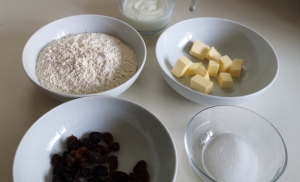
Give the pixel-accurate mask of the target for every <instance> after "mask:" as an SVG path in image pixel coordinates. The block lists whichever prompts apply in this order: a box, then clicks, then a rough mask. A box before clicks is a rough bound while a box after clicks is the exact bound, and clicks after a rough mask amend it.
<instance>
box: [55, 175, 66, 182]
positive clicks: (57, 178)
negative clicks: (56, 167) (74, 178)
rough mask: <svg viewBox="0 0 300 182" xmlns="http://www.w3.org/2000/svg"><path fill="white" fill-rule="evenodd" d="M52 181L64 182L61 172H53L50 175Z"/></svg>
mask: <svg viewBox="0 0 300 182" xmlns="http://www.w3.org/2000/svg"><path fill="white" fill-rule="evenodd" d="M52 182H64V178H63V176H62V175H61V174H55V175H53V177H52Z"/></svg>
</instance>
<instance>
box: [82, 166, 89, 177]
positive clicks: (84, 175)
mask: <svg viewBox="0 0 300 182" xmlns="http://www.w3.org/2000/svg"><path fill="white" fill-rule="evenodd" d="M81 175H82V177H90V175H91V172H90V170H89V169H88V168H83V169H81Z"/></svg>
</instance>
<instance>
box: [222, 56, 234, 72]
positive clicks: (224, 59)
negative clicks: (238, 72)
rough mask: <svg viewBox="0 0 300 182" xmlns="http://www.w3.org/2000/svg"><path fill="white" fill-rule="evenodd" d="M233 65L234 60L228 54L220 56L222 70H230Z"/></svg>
mask: <svg viewBox="0 0 300 182" xmlns="http://www.w3.org/2000/svg"><path fill="white" fill-rule="evenodd" d="M231 65H232V60H231V59H230V58H229V57H228V56H227V55H225V56H222V57H220V69H219V71H220V72H229V69H230V67H231Z"/></svg>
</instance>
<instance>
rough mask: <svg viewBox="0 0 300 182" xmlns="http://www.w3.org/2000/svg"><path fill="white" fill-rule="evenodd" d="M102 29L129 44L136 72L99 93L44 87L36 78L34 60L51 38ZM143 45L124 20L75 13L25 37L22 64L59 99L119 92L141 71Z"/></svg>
mask: <svg viewBox="0 0 300 182" xmlns="http://www.w3.org/2000/svg"><path fill="white" fill-rule="evenodd" d="M86 32H89V33H105V34H108V35H111V36H113V37H116V38H118V39H119V40H120V41H121V42H123V43H124V44H125V45H127V46H128V47H130V48H131V49H132V50H133V52H134V53H135V54H136V57H137V70H136V73H135V74H134V75H133V76H132V77H131V78H130V79H128V80H127V81H125V82H124V83H123V84H121V85H119V86H117V87H115V88H112V89H109V90H106V91H103V92H98V93H92V94H66V93H61V92H57V91H53V90H50V89H48V88H45V87H44V86H43V85H41V84H40V82H39V81H38V79H37V75H36V65H37V64H36V62H37V58H38V55H39V52H40V51H41V49H42V48H43V47H44V46H46V45H47V44H48V43H49V42H51V41H52V40H54V39H59V38H62V37H65V36H67V35H70V34H76V33H86ZM146 55H147V50H146V45H145V42H144V40H143V38H142V37H141V35H140V34H139V33H138V32H137V31H136V30H135V29H134V28H132V27H131V26H129V25H128V24H127V23H125V22H123V21H121V20H118V19H115V18H112V17H108V16H102V15H90V14H84V15H76V16H70V17H66V18H62V19H59V20H56V21H54V22H51V23H49V24H47V25H45V26H43V27H42V28H40V29H39V30H38V31H36V32H35V33H34V34H33V35H32V36H31V37H30V39H29V40H28V41H27V43H26V45H25V47H24V49H23V55H22V61H23V68H24V70H25V73H26V74H27V76H28V78H29V79H30V80H31V81H32V82H33V83H34V85H36V86H37V87H38V88H39V89H41V90H42V91H43V92H44V93H45V94H47V95H49V96H50V97H52V98H54V99H56V100H59V101H62V102H64V101H69V100H71V99H76V98H80V97H87V96H96V95H103V96H118V95H120V94H121V93H123V92H124V91H126V90H127V89H128V88H129V87H130V86H131V85H132V84H133V83H134V82H135V80H136V79H137V78H138V76H139V75H140V73H141V71H142V69H143V67H144V65H145V62H146Z"/></svg>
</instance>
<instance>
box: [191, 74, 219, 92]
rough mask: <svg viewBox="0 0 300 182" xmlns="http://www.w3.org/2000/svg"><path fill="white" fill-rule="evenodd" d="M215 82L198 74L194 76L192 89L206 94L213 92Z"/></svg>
mask: <svg viewBox="0 0 300 182" xmlns="http://www.w3.org/2000/svg"><path fill="white" fill-rule="evenodd" d="M213 84H214V83H213V82H212V81H210V80H207V79H205V78H204V77H202V76H200V75H198V74H197V75H195V76H193V77H192V79H191V82H190V85H191V88H192V89H194V90H196V91H198V92H202V93H205V94H209V93H210V92H212V89H213Z"/></svg>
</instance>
